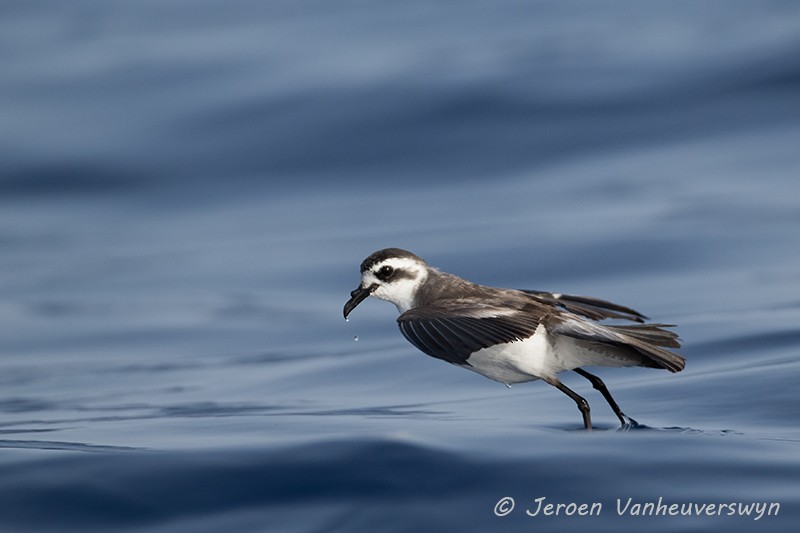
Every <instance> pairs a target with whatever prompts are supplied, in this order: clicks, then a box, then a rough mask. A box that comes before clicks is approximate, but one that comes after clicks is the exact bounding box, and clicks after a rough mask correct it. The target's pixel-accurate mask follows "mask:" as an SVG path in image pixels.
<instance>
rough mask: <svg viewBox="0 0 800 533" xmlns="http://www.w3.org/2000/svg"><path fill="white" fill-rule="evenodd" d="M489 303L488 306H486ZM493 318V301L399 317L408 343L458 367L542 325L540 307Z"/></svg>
mask: <svg viewBox="0 0 800 533" xmlns="http://www.w3.org/2000/svg"><path fill="white" fill-rule="evenodd" d="M487 304H488V305H487ZM504 313H505V314H499V315H493V314H492V311H491V302H486V301H485V300H484V301H483V302H480V303H478V302H474V301H473V302H470V301H469V300H446V301H441V302H439V303H437V305H436V306H425V307H418V308H416V309H411V310H409V311H406V312H405V313H403V314H402V315H400V316H399V317H398V318H397V323H398V325H399V326H400V331H401V332H402V333H403V336H404V337H405V338H406V339H408V341H409V342H410V343H411V344H413V345H414V346H416V347H417V348H419V349H420V350H422V351H423V352H425V353H426V354H428V355H430V356H432V357H436V358H437V359H443V360H445V361H447V362H449V363H454V364H457V365H468V364H469V362H468V361H467V359H468V358H469V356H470V355H471V354H472V353H473V352H476V351H478V350H480V349H481V348H487V347H489V346H493V345H495V344H502V343H506V342H513V341H518V340H522V339H526V338H528V337H530V336H531V335H533V333H534V332H535V331H536V328H537V326H538V325H539V320H540V317H541V315H542V312H541V310H540V309H538V308H530V309H525V310H524V312H523V311H522V310H519V311H517V310H513V309H512V310H504Z"/></svg>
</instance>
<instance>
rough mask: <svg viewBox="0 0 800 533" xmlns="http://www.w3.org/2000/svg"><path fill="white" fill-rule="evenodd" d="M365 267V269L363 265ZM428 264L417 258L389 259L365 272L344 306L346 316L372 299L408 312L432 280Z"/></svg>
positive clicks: (378, 262)
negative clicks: (365, 301)
mask: <svg viewBox="0 0 800 533" xmlns="http://www.w3.org/2000/svg"><path fill="white" fill-rule="evenodd" d="M362 268H364V267H363V266H362ZM429 268H430V267H428V265H426V264H425V262H424V261H422V260H421V259H415V258H413V257H392V256H389V257H386V258H385V259H382V260H380V261H376V262H375V263H374V264H371V265H369V267H368V268H367V269H366V270H364V271H363V272H361V284H360V285H359V286H358V288H357V289H356V290H354V291H353V292H351V293H350V300H349V301H348V302H347V303H346V304H345V306H344V316H345V318H347V315H349V314H350V312H351V311H352V310H353V309H355V308H356V306H357V305H358V304H360V303H361V302H363V301H364V300H365V299H366V298H367V297H368V296H374V297H376V298H379V299H381V300H386V301H388V302H392V303H393V304H394V305H395V306H397V310H398V311H399V312H401V313H404V312H406V311H408V310H409V309H411V308H412V307H413V305H414V295H415V294H416V292H417V289H418V288H419V287H420V286H421V285H422V284H423V283H424V282H425V280H426V279H427V277H428V271H429Z"/></svg>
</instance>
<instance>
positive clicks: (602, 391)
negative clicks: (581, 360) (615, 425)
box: [573, 368, 630, 427]
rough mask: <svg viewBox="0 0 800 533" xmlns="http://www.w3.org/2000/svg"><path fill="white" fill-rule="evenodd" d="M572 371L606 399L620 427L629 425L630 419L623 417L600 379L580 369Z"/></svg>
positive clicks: (623, 414)
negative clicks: (588, 382)
mask: <svg viewBox="0 0 800 533" xmlns="http://www.w3.org/2000/svg"><path fill="white" fill-rule="evenodd" d="M573 370H574V371H575V372H576V373H577V374H580V375H581V376H583V377H585V378H586V379H588V380H589V381H590V382H591V383H592V387H594V388H595V389H597V390H599V391H600V394H602V395H603V398H605V399H606V401H607V402H608V405H610V406H611V409H613V410H614V414H615V415H617V418H619V421H620V423H621V424H622V427H627V426H629V425H630V419H629V418H628V417H627V416H626V415H625V413H623V412H622V409H620V408H619V405H617V402H615V401H614V398H613V397H612V396H611V393H610V392H608V389H607V388H606V384H605V383H603V380H602V379H600V378H599V377H597V376H595V375H594V374H590V373H588V372H587V371H585V370H583V369H582V368H574V369H573Z"/></svg>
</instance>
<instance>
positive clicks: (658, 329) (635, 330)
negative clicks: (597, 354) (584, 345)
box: [549, 316, 686, 372]
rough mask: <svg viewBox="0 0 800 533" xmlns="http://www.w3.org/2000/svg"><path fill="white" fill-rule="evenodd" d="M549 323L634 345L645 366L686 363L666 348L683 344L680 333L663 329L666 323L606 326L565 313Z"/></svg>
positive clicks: (677, 367) (672, 367)
mask: <svg viewBox="0 0 800 533" xmlns="http://www.w3.org/2000/svg"><path fill="white" fill-rule="evenodd" d="M549 327H550V329H551V332H552V333H554V334H559V335H566V336H568V337H572V338H575V339H581V340H585V341H591V342H598V343H603V344H606V345H612V346H618V347H621V348H630V349H633V350H635V351H636V352H637V353H639V354H640V355H641V356H643V358H644V360H643V361H642V363H643V366H647V367H652V368H664V369H666V370H669V371H670V372H680V371H681V370H683V369H684V367H685V366H686V360H685V359H684V358H683V357H681V356H680V355H678V354H676V353H674V352H671V351H669V350H665V349H664V347H667V348H680V341H679V339H678V336H677V335H676V334H675V333H673V332H671V331H668V330H666V329H662V328H665V327H669V326H668V325H665V324H636V325H626V326H605V325H602V324H598V323H597V322H592V321H590V320H584V319H580V318H568V317H563V316H562V317H558V318H557V317H551V323H550V324H549Z"/></svg>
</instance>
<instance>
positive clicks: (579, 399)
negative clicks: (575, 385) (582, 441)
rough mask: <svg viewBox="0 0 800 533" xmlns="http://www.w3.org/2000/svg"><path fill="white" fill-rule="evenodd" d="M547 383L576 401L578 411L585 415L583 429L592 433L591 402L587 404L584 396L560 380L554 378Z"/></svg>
mask: <svg viewBox="0 0 800 533" xmlns="http://www.w3.org/2000/svg"><path fill="white" fill-rule="evenodd" d="M546 381H547V382H548V383H549V384H550V385H552V386H553V387H555V388H557V389H558V390H560V391H561V392H563V393H564V394H566V395H567V396H569V397H570V398H572V399H573V400H575V403H576V404H578V409H580V410H581V414H582V415H583V427H584V428H586V429H587V430H588V431H591V430H592V418H591V416H589V402H587V401H586V400H585V399H584V398H583V396H581V395H580V394H578V393H577V392H575V391H574V390H572V389H570V388H569V387H567V386H566V385H564V384H563V383H561V382H560V381H558V379H555V378H553V379H548V380H546Z"/></svg>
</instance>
